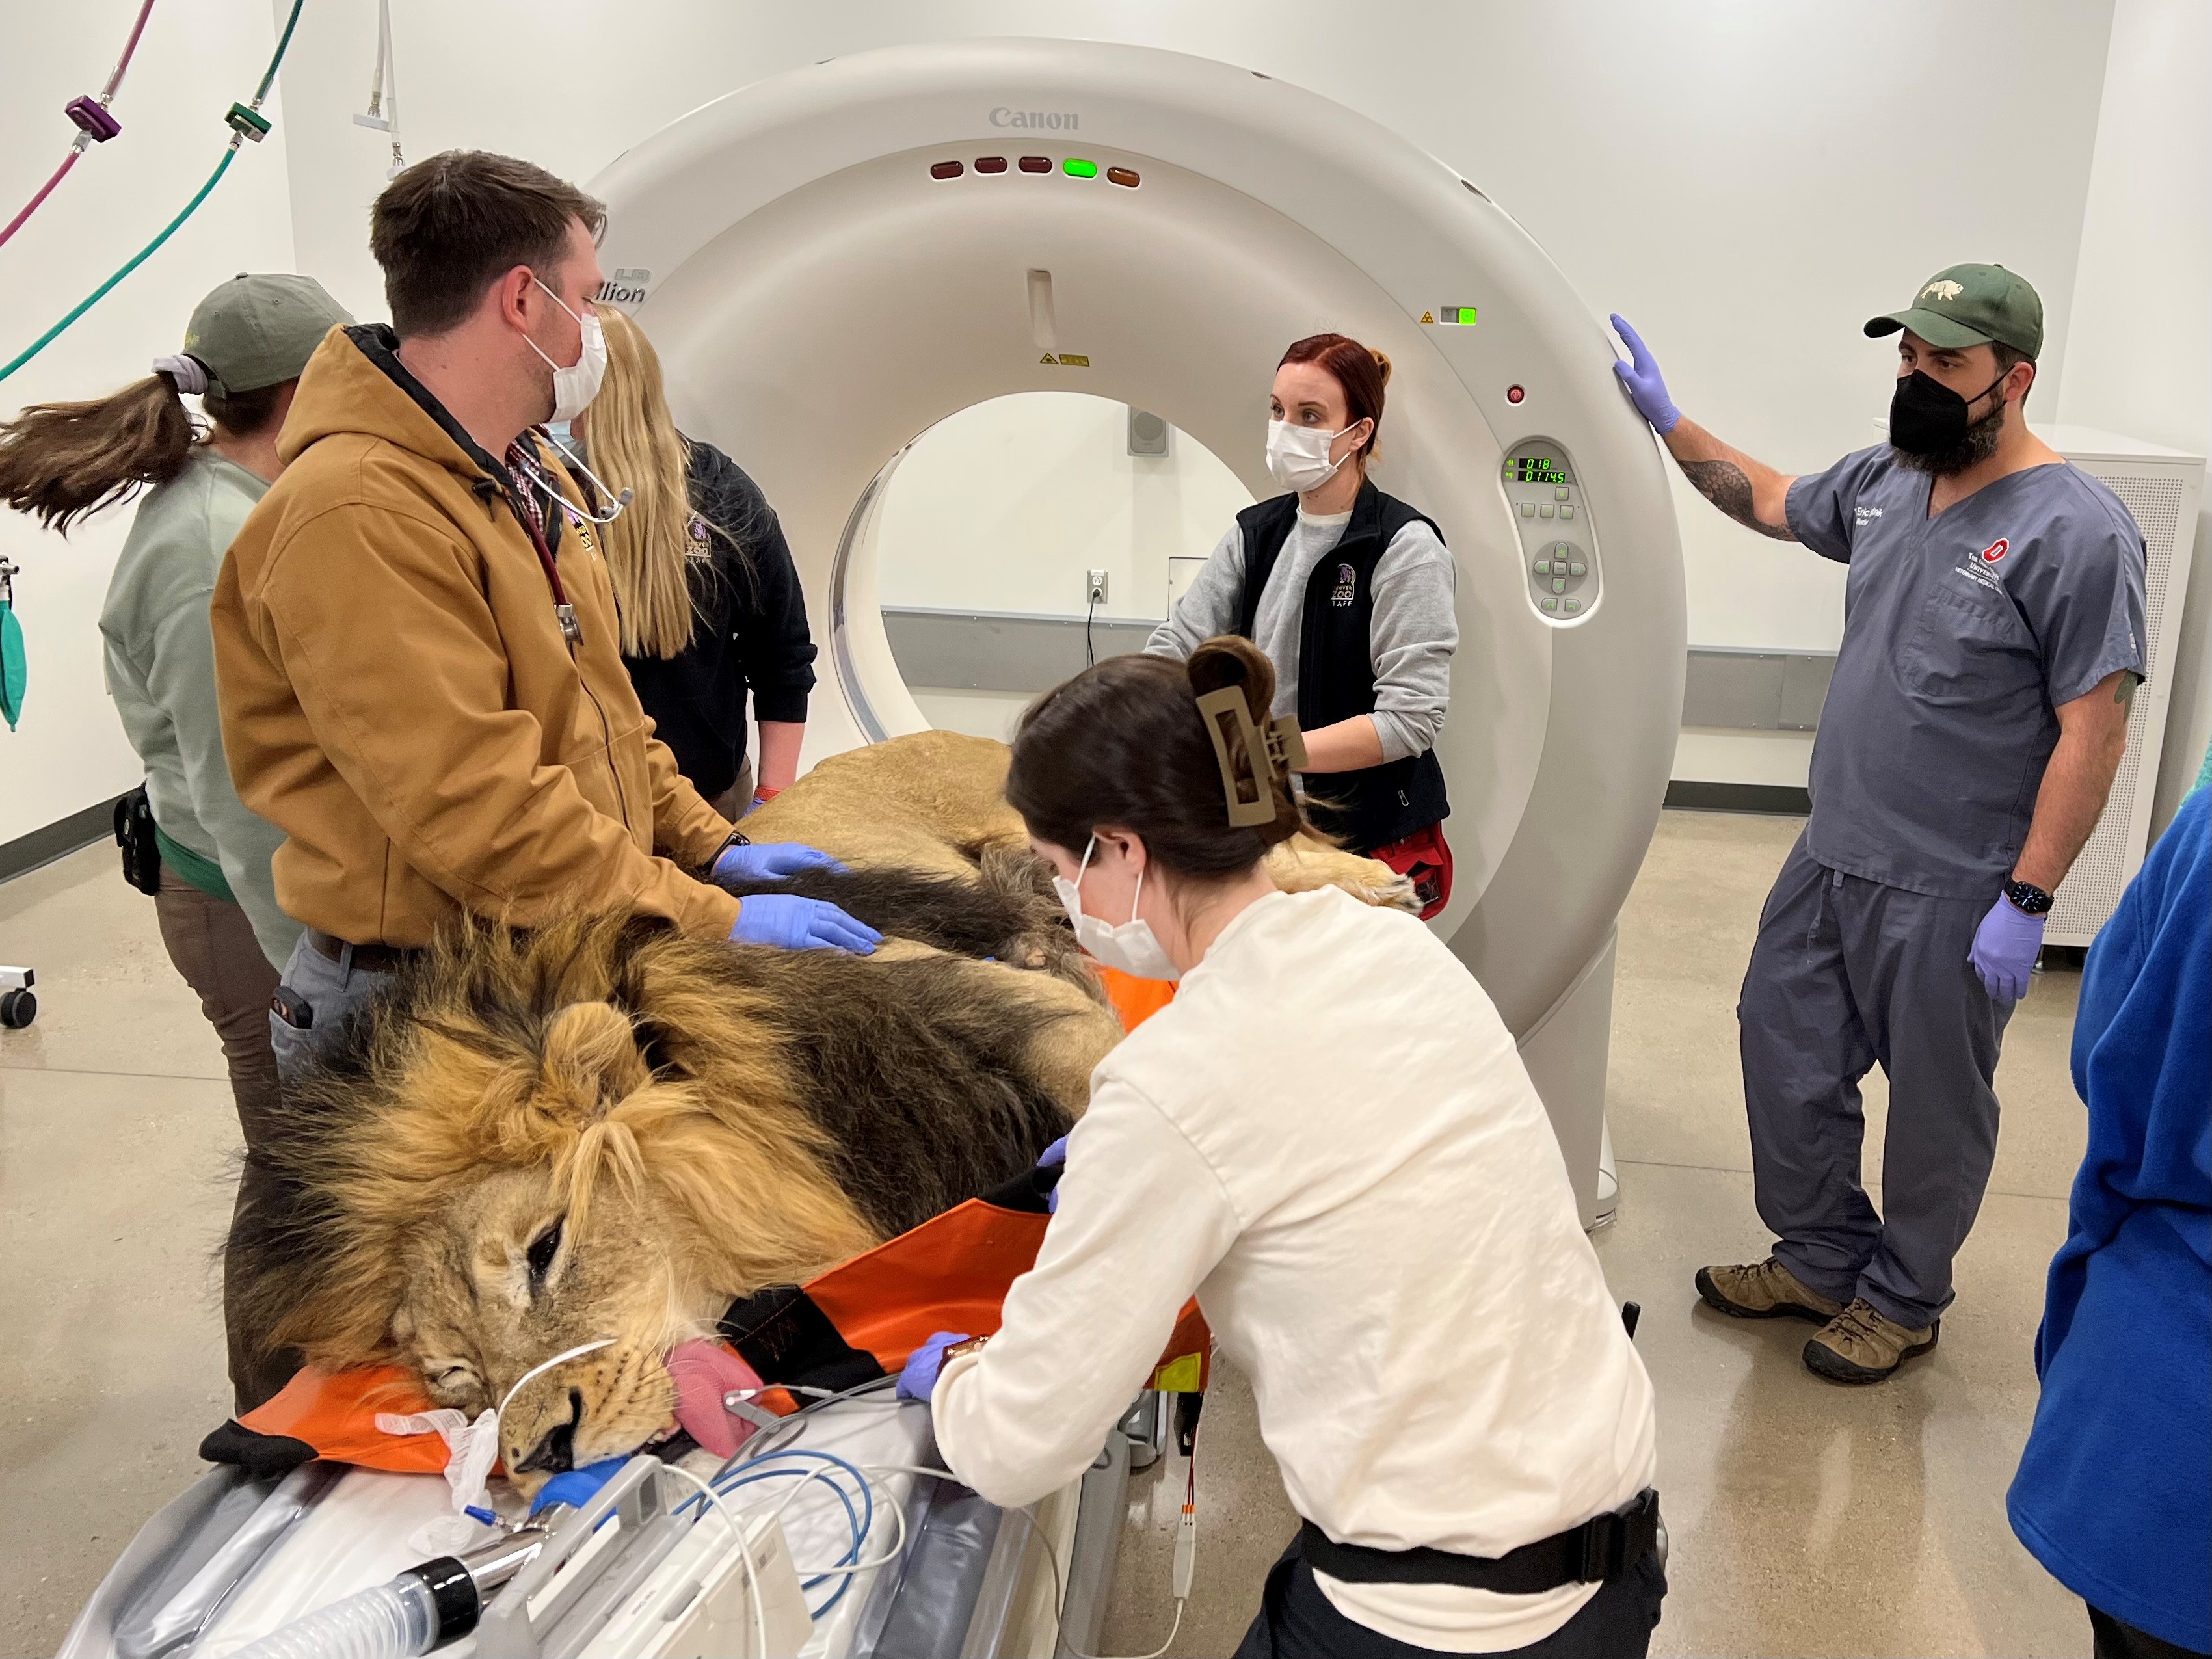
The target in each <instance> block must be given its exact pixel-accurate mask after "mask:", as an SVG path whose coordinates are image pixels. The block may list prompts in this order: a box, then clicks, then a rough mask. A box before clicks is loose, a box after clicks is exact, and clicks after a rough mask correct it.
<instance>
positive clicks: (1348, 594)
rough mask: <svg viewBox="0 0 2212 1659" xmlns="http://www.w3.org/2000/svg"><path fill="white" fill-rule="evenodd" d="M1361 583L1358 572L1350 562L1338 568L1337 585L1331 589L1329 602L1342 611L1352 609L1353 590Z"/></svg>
mask: <svg viewBox="0 0 2212 1659" xmlns="http://www.w3.org/2000/svg"><path fill="white" fill-rule="evenodd" d="M1358 585H1359V575H1358V572H1357V571H1355V570H1353V569H1352V567H1351V566H1350V565H1348V564H1340V565H1339V566H1337V568H1336V586H1334V587H1333V588H1331V589H1330V590H1329V593H1328V602H1329V603H1330V604H1331V605H1334V606H1335V607H1336V608H1337V609H1338V610H1340V611H1349V610H1351V609H1352V589H1353V588H1355V587H1357V586H1358Z"/></svg>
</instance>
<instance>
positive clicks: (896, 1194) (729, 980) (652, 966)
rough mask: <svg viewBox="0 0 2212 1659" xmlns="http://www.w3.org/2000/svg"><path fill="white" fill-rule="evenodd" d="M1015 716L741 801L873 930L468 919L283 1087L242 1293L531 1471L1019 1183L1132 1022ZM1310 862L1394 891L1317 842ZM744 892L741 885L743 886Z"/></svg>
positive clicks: (1402, 890)
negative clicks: (475, 1419)
mask: <svg viewBox="0 0 2212 1659" xmlns="http://www.w3.org/2000/svg"><path fill="white" fill-rule="evenodd" d="M1006 757H1007V750H1006V747H1005V746H1004V745H1003V744H994V743H990V742H988V741H987V740H984V739H981V738H963V737H960V736H957V735H956V734H952V733H946V732H928V733H922V734H919V735H917V736H915V737H911V738H899V739H896V740H894V741H892V742H890V743H886V744H878V745H876V746H874V747H872V748H870V749H866V750H855V751H853V752H852V753H849V754H846V755H841V756H837V757H833V758H832V759H829V760H827V761H824V762H823V763H822V764H820V765H819V766H817V767H816V768H815V769H813V770H812V771H811V772H809V773H808V774H807V775H806V776H805V777H804V778H802V779H801V780H800V781H799V782H798V783H796V784H794V785H793V787H791V788H790V789H788V790H787V791H785V792H784V793H782V794H781V795H780V796H778V797H777V798H776V799H775V800H773V801H771V802H769V804H768V805H765V806H763V807H762V808H760V809H759V810H758V811H757V812H755V813H754V814H753V815H752V816H750V817H748V818H747V819H746V820H745V823H744V829H745V830H746V832H747V834H748V835H750V836H752V837H753V838H754V839H756V840H762V841H784V840H803V841H806V842H811V843H812V844H813V845H816V846H818V847H821V848H823V849H824V850H826V851H828V852H830V853H832V854H836V856H838V857H839V858H841V859H842V860H845V861H846V862H847V863H848V865H849V866H851V867H850V869H849V870H848V872H843V873H838V872H808V873H807V874H806V875H805V876H804V877H802V878H796V879H794V880H793V882H791V883H789V884H780V885H782V886H784V887H785V888H786V889H787V890H791V889H796V890H804V891H810V892H813V893H815V894H817V896H822V897H825V898H830V899H834V900H835V901H836V902H839V903H841V904H843V905H844V906H845V907H846V908H848V909H849V910H850V911H851V912H852V913H853V914H854V915H859V916H860V917H862V918H863V919H864V920H866V921H870V922H872V923H873V924H874V925H875V926H877V927H880V928H881V929H882V930H883V931H884V933H885V934H886V936H887V937H886V941H885V944H884V947H883V948H882V949H881V950H880V951H878V953H877V954H876V955H875V956H874V957H848V956H845V955H842V954H841V953H838V952H836V951H778V950H772V949H766V948H761V947H750V946H736V947H732V946H729V945H720V944H715V943H711V942H702V941H698V940H691V939H684V938H682V937H680V936H678V934H676V933H674V932H673V931H672V930H671V929H669V928H667V927H665V926H662V925H660V924H658V923H653V922H647V921H623V920H622V919H620V918H611V919H610V918H592V917H582V916H579V917H571V918H566V919H563V920H561V921H556V922H553V923H550V924H547V925H544V926H541V927H537V928H535V929H532V930H529V931H527V932H522V931H513V930H509V929H506V928H502V927H495V926H491V925H489V924H486V923H483V922H467V923H464V924H461V925H459V926H458V927H455V928H453V930H451V931H449V932H448V933H447V935H446V936H445V937H443V938H442V939H440V940H439V941H438V943H437V944H436V945H434V946H433V947H432V948H431V949H430V950H429V951H425V952H424V953H422V955H421V957H418V958H417V959H416V961H415V962H414V963H411V964H410V966H409V967H408V968H407V969H404V970H403V971H402V973H401V974H400V975H399V976H398V979H397V980H396V981H395V982H394V984H393V985H392V987H390V989H389V990H387V991H386V994H384V995H383V996H381V997H380V999H379V1000H377V1002H376V1003H374V1004H373V1005H372V1006H371V1007H370V1008H369V1009H368V1011H367V1012H366V1013H365V1015H364V1017H363V1018H362V1019H360V1020H358V1021H356V1022H355V1023H354V1024H352V1025H351V1026H349V1028H348V1029H347V1030H346V1031H345V1032H344V1033H343V1034H342V1036H340V1037H338V1038H337V1039H335V1040H334V1041H333V1042H332V1044H331V1048H330V1049H329V1051H328V1052H327V1053H326V1054H325V1055H324V1056H323V1057H322V1059H321V1060H319V1064H318V1066H317V1067H316V1068H315V1069H314V1070H313V1072H312V1073H311V1074H309V1075H307V1076H306V1077H304V1078H302V1079H299V1080H298V1081H297V1083H296V1085H294V1086H290V1087H288V1090H287V1095H286V1100H285V1103H284V1105H283V1109H281V1111H280V1112H279V1113H278V1115H277V1121H276V1124H275V1125H274V1126H273V1127H272V1130H271V1132H270V1134H269V1135H268V1137H267V1138H266V1141H265V1144H264V1146H261V1147H259V1148H258V1149H257V1152H256V1156H257V1157H258V1158H261V1159H263V1160H264V1162H265V1163H266V1164H268V1166H269V1168H270V1173H271V1176H272V1177H273V1181H274V1183H275V1190H274V1191H273V1192H272V1194H271V1195H270V1200H268V1201H267V1202H265V1203H264V1204H261V1205H259V1206H257V1207H256V1208H255V1209H254V1210H253V1211H252V1212H250V1213H248V1214H246V1215H243V1216H241V1217H240V1218H238V1221H237V1223H236V1224H235V1236H234V1255H233V1260H234V1263H235V1264H236V1267H237V1269H238V1270H239V1272H240V1274H241V1275H242V1280H243V1287H244V1295H245V1306H244V1310H243V1311H244V1313H245V1315H246V1320H247V1322H248V1324H249V1327H250V1328H254V1329H257V1330H259V1331H262V1332H264V1333H265V1334H266V1336H265V1340H266V1341H267V1343H268V1345H269V1346H271V1347H277V1346H293V1347H296V1348H298V1349H299V1350H300V1351H301V1353H302V1354H303V1355H304V1357H305V1358H306V1359H307V1361H308V1362H309V1363H311V1364H316V1365H319V1366H320V1367H322V1368H324V1369H325V1370H338V1369H343V1368H345V1367H348V1366H352V1365H360V1364H383V1363H397V1364H401V1365H404V1366H405V1367H407V1368H409V1369H410V1370H412V1371H414V1372H415V1373H416V1375H417V1376H419V1377H420V1379H421V1381H422V1385H423V1387H424V1389H426V1391H427V1392H428V1394H429V1395H430V1396H431V1398H432V1399H433V1400H434V1401H436V1402H437V1403H438V1404H440V1405H444V1406H452V1407H459V1408H460V1409H461V1410H463V1411H465V1412H467V1413H470V1414H471V1415H474V1414H475V1413H479V1412H482V1411H483V1410H486V1409H488V1408H489V1407H494V1406H496V1405H497V1404H498V1403H499V1402H500V1401H501V1399H502V1398H503V1397H504V1396H505V1395H506V1394H507V1390H508V1389H510V1388H512V1387H513V1384H514V1383H515V1382H516V1380H517V1379H518V1378H520V1377H521V1376H523V1375H524V1374H525V1373H526V1371H528V1370H530V1368H531V1367H532V1366H533V1365H535V1364H538V1363H539V1362H540V1361H542V1360H544V1359H546V1358H550V1356H552V1355H553V1354H556V1353H558V1352H562V1350H564V1349H567V1348H569V1347H573V1346H579V1345H580V1344H583V1343H586V1342H590V1341H593V1340H599V1339H600V1338H607V1337H611V1338H613V1339H614V1341H613V1344H612V1346H608V1347H605V1348H603V1349H601V1350H599V1352H595V1353H592V1354H590V1355H587V1356H585V1357H583V1358H579V1359H576V1360H574V1361H571V1362H570V1363H568V1364H565V1365H562V1366H561V1367H558V1368H556V1370H553V1371H551V1372H550V1373H548V1374H546V1375H544V1376H541V1377H538V1378H536V1379H534V1380H533V1381H532V1383H530V1384H529V1385H528V1386H527V1387H526V1388H525V1389H522V1390H521V1391H520V1393H518V1394H517V1395H515V1397H514V1399H513V1401H512V1403H511V1404H510V1405H509V1406H508V1407H507V1411H506V1413H505V1414H504V1417H503V1419H502V1421H501V1431H502V1432H501V1445H500V1455H501V1458H502V1460H503V1461H504V1462H505V1463H506V1466H507V1469H508V1470H509V1471H510V1473H511V1474H513V1476H514V1477H515V1478H516V1479H517V1480H519V1481H520V1482H521V1483H522V1484H524V1485H525V1486H535V1485H537V1484H538V1482H539V1481H541V1480H544V1478H545V1477H546V1476H548V1475H550V1474H553V1473H555V1472H557V1471H558V1470H560V1469H562V1468H568V1467H571V1466H574V1465H581V1464H586V1463H590V1462H597V1461H599V1460H600V1459H603V1458H606V1457H611V1456H615V1455H621V1454H623V1453H627V1452H629V1451H632V1450H635V1449H636V1448H637V1447H638V1446H640V1445H641V1444H643V1443H647V1441H649V1440H651V1439H653V1437H656V1436H658V1435H659V1434H661V1433H662V1432H663V1431H665V1430H666V1428H667V1427H668V1425H669V1424H670V1421H671V1415H672V1410H673V1404H674V1391H673V1387H672V1384H671V1381H670V1378H669V1376H668V1372H667V1370H666V1369H665V1363H664V1362H665V1357H666V1355H667V1353H668V1352H669V1350H670V1349H671V1347H672V1346H674V1345H675V1344H677V1343H678V1342H681V1341H684V1340H687V1339H690V1338H692V1337H697V1336H702V1335H708V1334H712V1332H713V1330H714V1322H715V1321H716V1319H717V1318H718V1317H719V1316H720V1315H721V1313H722V1312H723V1311H724V1310H726V1308H727V1307H728V1306H729V1304H731V1303H732V1301H734V1300H736V1299H737V1298H738V1297H745V1296H749V1295H751V1294H753V1293H754V1292H756V1291H760V1290H762V1289H763V1288H765V1287H767V1286H769V1285H781V1284H790V1283H797V1282H799V1281H803V1280H805V1279H808V1278H810V1277H811V1276H812V1275H814V1274H816V1273H820V1272H822V1271H823V1270H824V1269H826V1268H828V1267H832V1266H835V1265H836V1264H837V1263H838V1262H840V1261H846V1260H848V1259H850V1258H851V1257H852V1256H854V1255H858V1254H860V1252H862V1251H864V1250H866V1249H870V1248H872V1246H874V1245H875V1244H877V1243H880V1242H882V1241H883V1240H884V1239H885V1238H888V1237H891V1236H892V1235H894V1234H896V1233H898V1232H901V1231H905V1230H906V1229H908V1228H910V1227H913V1226H915V1225H919V1224H920V1223H921V1222H922V1221H925V1220H927V1218H930V1217H931V1216H933V1215H936V1214H939V1213H940V1212H943V1211H945V1210H946V1209H948V1208H950V1207H951V1206H953V1205H955V1204H957V1203H958V1202H960V1201H961V1200H963V1199H966V1198H969V1197H971V1196H974V1195H975V1194H979V1193H981V1192H984V1191H987V1190H988V1189H989V1188H992V1187H994V1186H996V1185H998V1184H1000V1182H1003V1181H1005V1180H1006V1179H1007V1178H1009V1177H1010V1176H1013V1175H1015V1174H1017V1173H1018V1172H1019V1171H1020V1170H1023V1169H1024V1168H1025V1167H1027V1166H1028V1165H1029V1164H1030V1163H1032V1162H1033V1161H1034V1160H1035V1158H1036V1156H1037V1154H1038V1153H1039V1152H1041V1151H1042V1149H1043V1148H1044V1147H1045V1146H1046V1145H1047V1144H1048V1143H1049V1142H1050V1141H1052V1140H1053V1139H1055V1138H1056V1137H1058V1136H1059V1135H1060V1134H1062V1133H1065V1132H1066V1128H1067V1127H1068V1126H1069V1124H1070V1123H1071V1122H1072V1121H1073V1119H1074V1118H1075V1117H1076V1116H1077V1115H1080V1113H1081V1111H1082V1109H1083V1107H1084V1104H1085V1100H1086V1098H1087V1095H1088V1088H1089V1078H1090V1073H1091V1067H1092V1066H1094V1065H1095V1064H1096V1063H1097V1060H1098V1059H1099V1058H1100V1057H1101V1056H1103V1054H1104V1053H1105V1052H1106V1050H1107V1049H1108V1048H1110V1047H1111V1046H1112V1045H1113V1043H1114V1042H1115V1041H1116V1040H1117V1039H1118V1037H1119V1036H1120V1034H1121V1027H1120V1024H1119V1022H1118V1020H1117V1019H1116V1018H1115V1015H1114V1014H1113V1012H1112V1011H1111V1009H1110V1008H1109V1006H1107V1005H1106V1003H1105V1001H1104V999H1103V996H1102V995H1101V994H1100V993H1099V990H1098V987H1097V981H1096V979H1095V976H1094V975H1092V974H1091V972H1090V970H1089V969H1088V967H1087V965H1086V964H1085V961H1084V959H1083V958H1082V957H1081V955H1080V952H1079V951H1077V950H1076V948H1075V945H1074V942H1073V933H1072V931H1071V930H1070V929H1069V928H1068V927H1066V924H1065V921H1064V919H1062V918H1061V916H1060V908H1059V904H1058V902H1057V901H1056V900H1055V899H1054V897H1053V896H1051V891H1050V885H1049V882H1048V878H1047V872H1045V869H1044V867H1043V866H1042V861H1041V860H1036V858H1035V857H1034V856H1033V855H1032V854H1030V853H1029V852H1028V851H1027V848H1026V846H1025V843H1024V838H1023V833H1022V827H1021V823H1020V820H1019V818H1018V817H1017V816H1016V815H1014V814H1013V812H1012V811H1011V809H1009V808H1008V807H1007V806H1006V804H1005V800H1004V798H1003V793H1002V790H1003V786H1004V781H1005V773H1006ZM1272 867H1273V869H1274V871H1275V872H1276V874H1277V878H1278V880H1279V882H1280V883H1281V884H1283V885H1285V886H1286V887H1291V888H1309V887H1312V886H1316V885H1318V884H1322V883H1323V882H1332V883H1334V884H1339V885H1342V886H1345V887H1346V888H1348V889H1349V890H1352V891H1353V892H1355V893H1356V894H1357V895H1358V896H1360V897H1362V898H1364V899H1366V900H1367V901H1368V902H1383V903H1396V904H1405V903H1407V902H1408V895H1407V890H1406V887H1405V884H1403V883H1402V882H1401V880H1399V878H1395V876H1393V875H1392V874H1391V872H1389V871H1388V870H1387V869H1385V868H1384V867H1383V866H1380V865H1378V864H1376V863H1374V862H1373V861H1371V860H1364V859H1358V858H1354V857H1352V856H1351V855H1349V854H1345V853H1342V852H1340V851H1338V850H1336V849H1334V848H1329V847H1328V846H1326V845H1325V844H1323V843H1322V842H1318V841H1314V842H1309V843H1307V844H1305V845H1304V846H1298V845H1296V844H1293V845H1291V846H1287V847H1285V848H1282V849H1279V850H1278V855H1277V856H1276V858H1275V859H1274V860H1273V866H1272ZM741 891H742V889H741Z"/></svg>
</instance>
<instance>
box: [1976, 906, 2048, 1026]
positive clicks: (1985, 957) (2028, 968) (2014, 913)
mask: <svg viewBox="0 0 2212 1659" xmlns="http://www.w3.org/2000/svg"><path fill="white" fill-rule="evenodd" d="M2042 948H2043V918H2042V917H2041V916H2031V915H2028V914H2027V911H2025V910H2023V909H2021V908H2020V906H2018V905H2017V904H2015V903H2014V902H2012V901H2011V900H2010V899H2008V898H2007V897H2005V896H2003V895H2002V893H2000V894H1999V895H1998V896H1997V902H1996V903H1995V904H1992V905H1991V906H1990V913H1989V915H1985V916H1984V917H1983V918H1982V925H1981V926H1980V927H1977V928H1975V929H1974V948H1973V949H1972V950H1971V951H1968V952H1966V960H1967V961H1968V962H1969V963H1972V964H1973V969H1974V971H1975V972H1976V973H1978V974H1979V975H1981V976H1982V987H1983V988H1984V990H1986V991H1988V992H1989V994H1990V996H1991V997H1993V998H1995V999H1996V1000H1997V1001H1999V1002H2018V1001H2019V1000H2021V998H2022V997H2024V996H2026V995H2027V976H2028V975H2029V974H2030V973H2031V972H2032V971H2033V969H2034V967H2035V954H2036V952H2037V951H2040V950H2041V949H2042Z"/></svg>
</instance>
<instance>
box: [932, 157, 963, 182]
mask: <svg viewBox="0 0 2212 1659" xmlns="http://www.w3.org/2000/svg"><path fill="white" fill-rule="evenodd" d="M967 171H968V169H967V168H966V167H963V166H962V165H961V164H960V163H959V162H957V161H933V162H932V163H931V164H930V168H929V176H930V177H931V178H933V179H957V178H958V177H959V176H960V175H961V174H962V173H965V172H967Z"/></svg>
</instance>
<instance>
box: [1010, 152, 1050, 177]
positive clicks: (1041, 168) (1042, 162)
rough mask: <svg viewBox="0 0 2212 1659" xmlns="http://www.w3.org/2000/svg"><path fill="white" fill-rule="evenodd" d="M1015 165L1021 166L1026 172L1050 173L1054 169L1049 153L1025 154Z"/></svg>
mask: <svg viewBox="0 0 2212 1659" xmlns="http://www.w3.org/2000/svg"><path fill="white" fill-rule="evenodd" d="M1015 165H1016V166H1018V167H1020V168H1021V170H1022V171H1023V172H1024V173H1050V172H1051V171H1052V157H1051V156H1049V155H1024V156H1023V157H1022V159H1021V160H1020V161H1018V162H1017V163H1016V164H1015Z"/></svg>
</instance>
